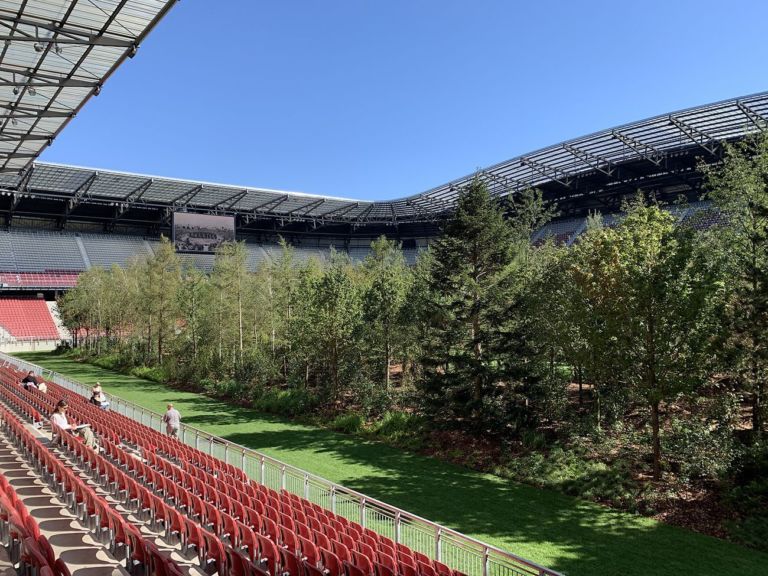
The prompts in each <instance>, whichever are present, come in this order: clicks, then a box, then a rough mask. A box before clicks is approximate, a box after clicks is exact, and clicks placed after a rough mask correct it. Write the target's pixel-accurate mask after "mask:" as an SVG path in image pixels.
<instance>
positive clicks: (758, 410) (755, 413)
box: [752, 380, 764, 440]
mask: <svg viewBox="0 0 768 576" xmlns="http://www.w3.org/2000/svg"><path fill="white" fill-rule="evenodd" d="M754 387H755V391H754V392H753V393H752V431H753V432H754V435H755V440H759V439H760V438H761V437H762V435H763V388H764V385H763V382H762V381H760V380H758V381H756V382H755V383H754Z"/></svg>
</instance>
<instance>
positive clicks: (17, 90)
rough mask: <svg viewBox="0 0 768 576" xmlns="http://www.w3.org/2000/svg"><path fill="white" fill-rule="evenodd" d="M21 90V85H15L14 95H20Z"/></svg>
mask: <svg viewBox="0 0 768 576" xmlns="http://www.w3.org/2000/svg"><path fill="white" fill-rule="evenodd" d="M19 92H21V90H20V89H19V87H18V86H14V87H13V95H14V96H18V95H19Z"/></svg>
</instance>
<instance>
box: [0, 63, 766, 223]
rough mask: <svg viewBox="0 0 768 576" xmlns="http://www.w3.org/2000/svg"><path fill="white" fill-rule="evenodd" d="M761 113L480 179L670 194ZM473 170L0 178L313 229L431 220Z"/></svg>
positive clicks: (650, 133)
mask: <svg viewBox="0 0 768 576" xmlns="http://www.w3.org/2000/svg"><path fill="white" fill-rule="evenodd" d="M49 57H54V56H49ZM766 118H768V92H766V93H762V94H756V95H753V96H748V97H744V98H739V99H734V100H727V101H724V102H719V103H716V104H710V105H707V106H701V107H697V108H692V109H689V110H684V111H681V112H675V113H672V114H665V115H662V116H657V117H654V118H650V119H648V120H643V121H640V122H635V123H633V124H627V125H624V126H619V127H617V128H613V129H609V130H604V131H602V132H597V133H595V134H591V135H589V136H584V137H582V138H576V139H574V140H570V141H568V142H564V143H561V144H556V145H554V146H550V147H548V148H544V149H542V150H538V151H536V152H532V153H530V154H526V155H524V156H520V157H517V158H513V159H511V160H508V161H506V162H502V163H500V164H497V165H495V166H491V167H490V168H487V169H486V170H483V171H481V175H483V176H484V177H485V178H486V180H487V181H488V182H489V184H490V187H491V190H492V192H493V193H494V194H495V195H497V196H500V197H503V196H506V195H509V194H513V193H515V192H518V191H520V190H522V189H524V188H527V187H538V188H540V189H542V190H543V191H544V192H545V196H546V197H547V198H548V199H550V200H553V201H555V202H557V203H558V204H559V205H560V206H561V208H562V207H563V206H565V205H567V204H568V203H569V202H571V203H572V204H573V205H574V206H579V207H581V208H584V207H585V206H591V205H589V204H588V203H589V202H603V203H605V202H606V201H607V200H606V199H608V198H616V197H620V194H622V193H624V194H631V193H634V192H635V191H636V190H637V189H638V188H643V189H649V190H650V189H653V190H655V191H657V192H658V191H662V192H663V191H665V190H666V191H667V193H668V195H669V196H670V197H673V196H671V195H672V194H675V195H677V194H679V193H686V192H691V191H695V190H696V188H697V186H698V183H697V181H695V173H696V170H695V168H696V163H697V161H698V159H699V158H700V157H703V158H704V159H705V160H707V161H715V160H717V159H718V158H719V155H720V154H721V151H722V147H721V143H722V142H723V141H729V140H733V139H737V138H741V137H743V136H744V135H745V134H747V133H750V132H754V131H757V130H761V129H763V128H764V127H765V126H766ZM7 124H8V123H7V122H6V126H7ZM4 144H7V143H4ZM10 161H11V160H7V162H10ZM19 162H21V161H19ZM474 176H475V174H470V175H468V176H465V177H464V178H460V179H457V180H454V181H452V182H449V183H448V184H444V185H443V186H439V187H437V188H433V189H432V190H429V191H427V192H424V193H422V194H417V195H414V196H410V197H407V198H400V199H396V200H392V201H387V202H370V201H356V200H348V199H342V198H333V197H322V196H312V195H306V194H298V193H292V192H281V191H275V190H267V189H261V188H248V187H238V186H228V185H224V184H210V183H205V182H195V181H185V180H175V179H171V178H162V177H152V176H144V175H138V174H128V173H122V172H113V171H101V170H94V169H89V168H78V167H73V166H62V165H56V164H44V163H35V164H34V165H32V166H30V167H29V168H27V169H25V170H23V171H22V172H21V173H13V174H10V173H9V174H5V175H3V174H0V191H4V192H5V194H6V195H14V196H15V197H16V200H15V201H14V204H15V203H18V196H24V197H27V198H29V197H30V196H31V195H35V196H37V197H38V198H44V199H49V200H59V201H64V202H65V203H66V213H67V214H69V213H71V212H72V211H73V210H74V209H75V208H76V207H77V206H78V204H81V203H88V204H92V205H93V204H100V205H104V204H106V205H108V206H110V207H113V208H114V210H115V214H117V215H118V216H119V215H121V214H124V213H125V212H126V211H130V210H131V209H133V208H144V209H147V208H152V209H159V210H160V211H161V212H164V213H165V216H164V218H165V220H167V217H168V215H169V213H170V212H172V211H194V212H207V213H217V214H233V215H236V216H239V217H240V218H241V224H248V222H251V221H255V220H264V219H273V220H279V221H281V222H285V221H290V222H312V224H313V226H321V225H325V224H333V223H351V224H353V225H358V224H359V225H364V224H385V225H393V224H398V223H404V222H430V221H434V220H436V219H437V218H439V217H440V215H442V214H444V213H445V212H446V211H447V210H450V208H451V207H452V206H453V204H454V202H455V200H456V196H457V194H458V189H459V188H460V187H461V186H462V185H464V184H466V183H468V182H469V181H470V180H471V179H472V178H473V177H474ZM596 206H597V207H599V205H596Z"/></svg>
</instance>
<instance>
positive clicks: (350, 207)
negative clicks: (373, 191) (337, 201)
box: [317, 202, 360, 219]
mask: <svg viewBox="0 0 768 576" xmlns="http://www.w3.org/2000/svg"><path fill="white" fill-rule="evenodd" d="M359 207H360V202H354V203H352V204H345V205H344V206H340V207H338V208H334V209H333V210H328V212H323V213H322V214H318V215H317V218H321V219H322V218H325V217H326V216H330V215H331V214H336V216H337V217H341V216H343V215H344V214H346V213H347V212H350V211H351V210H354V209H355V208H359Z"/></svg>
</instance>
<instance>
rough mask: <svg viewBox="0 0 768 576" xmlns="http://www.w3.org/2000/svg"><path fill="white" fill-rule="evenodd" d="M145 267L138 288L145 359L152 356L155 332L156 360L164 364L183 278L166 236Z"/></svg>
mask: <svg viewBox="0 0 768 576" xmlns="http://www.w3.org/2000/svg"><path fill="white" fill-rule="evenodd" d="M143 268H144V273H143V278H142V279H141V280H142V283H141V284H140V285H139V292H140V297H141V309H142V313H143V316H144V320H145V326H146V329H147V353H146V360H147V361H148V362H149V361H151V360H152V347H153V346H152V344H153V333H154V334H156V335H157V338H156V341H157V363H158V364H162V362H163V352H164V346H165V343H166V340H167V339H168V338H170V337H171V335H172V334H173V332H174V328H175V326H176V320H177V318H178V317H177V311H178V309H177V305H178V299H177V297H176V293H177V291H178V288H179V283H180V281H181V266H180V263H179V257H178V256H177V255H176V252H175V251H174V248H173V245H172V244H171V243H170V241H169V240H168V239H167V238H166V237H164V236H163V237H162V238H160V243H159V244H158V245H157V247H156V248H155V254H154V256H152V257H151V258H149V259H148V260H147V261H146V263H145V264H144V266H143Z"/></svg>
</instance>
